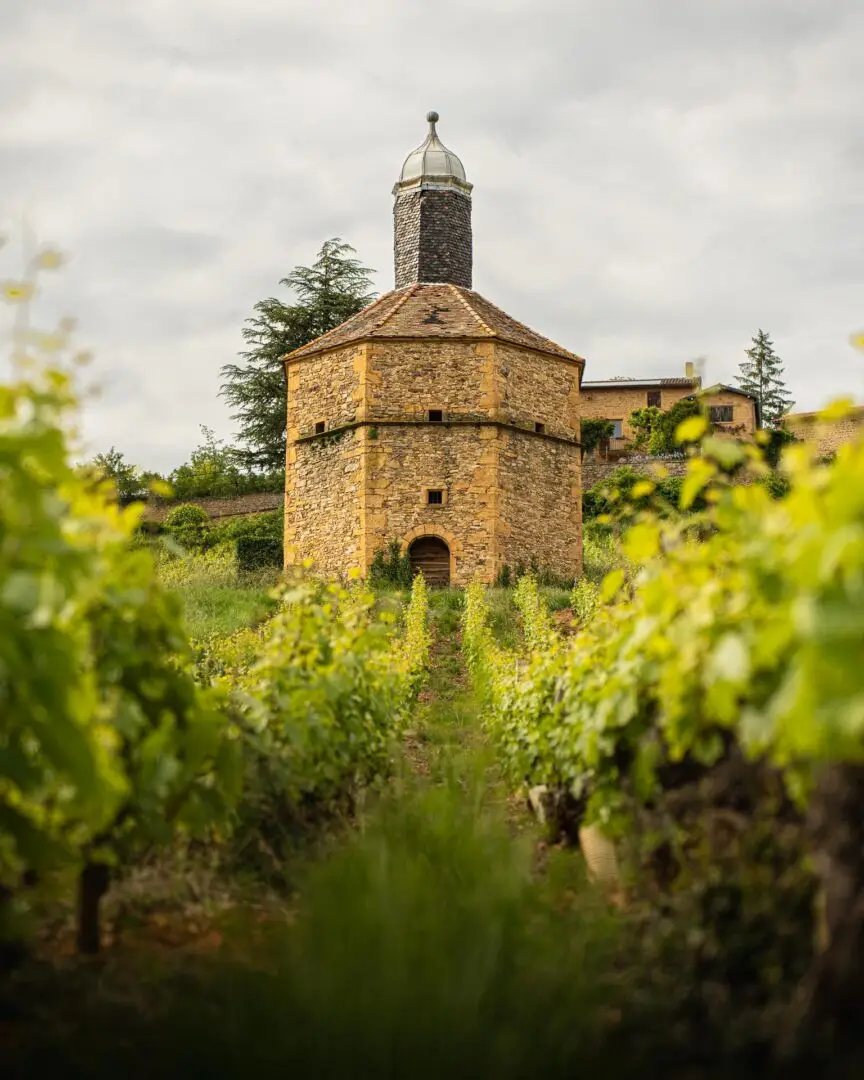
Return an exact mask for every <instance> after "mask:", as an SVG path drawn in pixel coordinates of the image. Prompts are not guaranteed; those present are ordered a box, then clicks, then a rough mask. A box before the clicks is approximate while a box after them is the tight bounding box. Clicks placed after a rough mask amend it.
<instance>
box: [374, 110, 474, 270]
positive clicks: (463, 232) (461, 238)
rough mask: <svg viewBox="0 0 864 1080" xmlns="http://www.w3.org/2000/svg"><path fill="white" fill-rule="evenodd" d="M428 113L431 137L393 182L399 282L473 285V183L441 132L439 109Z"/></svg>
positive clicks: (410, 155) (396, 267) (395, 244)
mask: <svg viewBox="0 0 864 1080" xmlns="http://www.w3.org/2000/svg"><path fill="white" fill-rule="evenodd" d="M426 119H427V121H428V122H429V134H428V135H427V136H426V141H425V142H424V143H423V144H422V145H421V146H418V147H417V149H416V150H412V151H411V153H410V154H409V155H408V157H407V158H406V159H405V164H404V165H403V166H402V173H401V175H400V177H399V179H398V180H397V182H396V185H395V187H394V188H393V194H394V195H395V196H396V201H395V203H394V205H393V230H394V237H393V248H394V257H395V272H396V288H397V289H402V288H404V287H405V286H406V285H415V284H417V283H418V282H430V283H445V284H448V285H461V286H463V287H464V288H466V289H470V288H471V276H472V252H471V184H469V183H468V181H467V180H466V179H465V168H464V166H463V165H462V162H461V161H460V160H459V158H458V157H457V156H456V155H455V154H454V153H453V151H452V150H448V149H447V147H446V146H445V145H444V144H443V143H442V142H441V140H440V139H439V138H438V132H437V130H436V128H435V125H436V124H437V122H438V113H436V112H430V113H429V114H428V115H427V117H426Z"/></svg>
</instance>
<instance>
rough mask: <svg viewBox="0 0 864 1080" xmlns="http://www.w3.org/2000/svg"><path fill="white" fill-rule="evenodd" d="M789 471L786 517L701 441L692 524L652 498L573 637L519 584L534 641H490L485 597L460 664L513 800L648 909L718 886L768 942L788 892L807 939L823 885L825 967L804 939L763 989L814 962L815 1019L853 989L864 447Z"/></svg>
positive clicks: (583, 586)
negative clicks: (591, 851)
mask: <svg viewBox="0 0 864 1080" xmlns="http://www.w3.org/2000/svg"><path fill="white" fill-rule="evenodd" d="M829 415H830V414H829ZM695 423H699V421H698V420H696V421H695ZM693 434H694V433H693V432H689V435H690V437H692V436H693ZM781 468H782V471H783V473H784V474H785V476H786V477H787V478H788V481H789V490H788V493H787V494H786V496H785V497H783V498H780V499H776V498H772V497H771V495H770V494H769V492H768V491H767V490H766V488H765V486H764V485H762V484H759V483H750V484H747V483H744V484H742V483H740V480H741V479H742V473H743V474H747V473H750V474H752V475H753V476H754V477H756V478H758V477H759V476H760V475H761V473H762V471H763V469H764V466H763V464H762V462H761V461H760V458H759V452H758V450H757V449H756V448H755V447H753V448H747V447H742V446H739V445H735V444H731V443H728V442H726V443H722V442H720V441H719V440H715V439H710V438H706V439H704V440H703V443H702V454H701V456H699V457H696V458H693V459H692V461H691V463H690V466H689V472H688V474H687V477H686V479H685V481H684V484H683V486H682V504H683V510H684V511H688V512H687V513H686V514H685V513H677V514H676V513H669V512H668V508H664V510H663V511H662V512H657V511H652V509H651V508H647V509H646V508H645V507H644V503H645V497H646V495H648V494H650V490H646V483H647V482H646V481H640V483H639V491H637V492H634V493H632V494H633V495H634V499H633V500H631V501H630V505H631V507H632V504H633V502H635V501H636V500H637V498H638V501H639V503H640V507H641V508H640V509H639V510H638V512H633V513H630V515H629V521H628V528H627V530H626V531H625V532H624V534H623V538H622V541H621V551H622V556H623V558H622V565H619V566H618V567H617V568H616V569H613V570H612V571H611V572H610V573H608V574H607V575H606V577H605V578H604V580H603V582H602V584H601V585H600V586H599V587H597V586H594V585H592V584H591V583H589V582H587V581H582V582H579V583H578V584H577V586H576V589H575V590H574V595H573V598H572V607H573V609H574V611H575V613H576V620H575V625H574V626H573V627H572V628H571V632H570V633H564V634H562V633H559V632H556V629H555V627H554V625H553V622H552V620H551V618H550V616H549V613H548V611H547V610H546V608H545V606H544V603H543V601H542V599H541V592H540V591H539V590H538V588H537V586H536V584H535V583H534V582H533V581H532V580H531V579H530V578H525V579H522V580H521V581H520V582H519V584H518V587H517V589H516V592H515V601H516V605H517V607H518V609H519V612H520V613H521V620H522V626H523V634H522V643H521V645H520V646H519V647H517V648H514V649H503V648H501V647H499V646H498V645H497V644H496V641H495V638H494V635H493V634H492V632H491V630H490V623H489V610H488V604H487V598H486V595H485V593H484V590H483V589H482V588H481V587H478V586H474V587H472V588H471V589H469V590H468V594H467V598H466V608H465V613H464V623H463V647H464V650H465V656H466V661H467V664H468V667H469V668H470V671H471V673H472V677H473V680H474V684H475V687H476V689H477V691H478V694H479V696H480V698H481V701H482V706H483V714H484V721H485V724H486V726H487V728H488V731H489V732H490V734H491V737H492V738H493V740H494V742H495V743H496V745H497V747H498V749H499V752H500V755H501V758H502V760H503V762H504V764H505V767H506V769H507V771H508V773H509V776H510V778H511V780H512V782H513V783H514V784H520V785H521V784H524V785H527V786H528V787H529V788H531V787H535V786H540V785H544V786H545V788H546V790H547V792H548V798H549V799H550V803H549V805H550V807H553V806H554V807H557V810H558V812H559V813H560V820H561V821H562V822H563V827H564V828H565V831H566V830H567V829H568V828H569V831H570V833H571V834H572V836H573V838H574V839H576V836H577V834H578V831H579V828H580V827H586V826H591V825H593V826H595V827H598V828H599V829H601V830H602V831H603V833H604V834H605V835H606V836H607V837H609V838H611V839H612V840H613V841H614V842H615V843H616V844H617V848H618V851H619V853H623V854H624V855H625V856H626V857H625V859H624V863H625V865H626V866H629V867H630V869H631V870H633V871H634V876H633V877H632V878H631V880H630V886H631V888H632V889H633V890H634V894H640V893H641V895H643V896H644V895H646V894H647V893H650V894H651V896H652V897H653V899H654V900H655V901H656V902H657V903H658V904H661V905H663V904H668V903H669V902H670V897H671V896H674V895H675V894H676V891H677V893H679V894H680V893H682V891H684V890H685V889H686V890H690V894H691V895H696V894H697V893H698V896H699V898H700V903H702V904H703V915H704V911H705V910H707V907H706V906H705V905H708V904H709V901H708V899H707V898H708V897H709V896H710V895H711V890H712V889H716V888H717V887H718V886H719V885H720V884H721V883H722V884H723V885H724V887H726V886H728V887H729V888H730V889H731V892H730V893H729V896H732V897H733V899H734V903H733V907H734V905H735V904H737V905H738V909H739V914H740V912H741V910H743V909H744V908H746V907H747V905H748V904H749V905H750V906H751V907H750V910H751V913H753V912H756V911H757V910H758V914H759V917H760V918H761V919H762V920H763V934H762V938H763V941H762V944H763V945H765V942H767V941H768V940H769V939H770V938H771V934H772V932H773V931H772V920H773V921H774V928H775V929H777V933H778V934H779V933H781V930H780V929H779V927H780V925H781V922H782V919H781V917H780V916H779V915H778V911H779V910H780V908H781V907H782V904H783V902H784V897H785V898H787V899H788V898H789V897H792V896H793V894H794V904H796V905H798V906H797V907H796V909H795V910H796V912H797V914H796V916H795V918H794V919H792V920H791V922H793V923H795V929H794V933H793V931H792V930H791V929H789V927H787V930H788V931H789V933H790V934H793V936H795V935H797V936H798V938H800V936H801V934H802V932H803V933H804V935H805V937H806V928H807V927H811V926H812V916H811V914H810V908H809V900H808V898H809V896H810V895H811V892H812V890H811V886H812V888H814V889H815V888H816V886H818V887H819V890H820V894H821V896H822V898H823V899H824V900H825V901H826V910H827V924H826V925H822V927H821V933H822V940H823V943H824V941H825V940H826V939H827V940H828V942H829V944H828V946H827V949H826V950H825V951H823V952H821V953H820V954H819V955H818V956H817V957H816V958H815V959H812V958H811V956H810V952H811V948H810V942H809V941H805V943H804V945H803V946H802V947H800V948H798V953H797V956H798V960H796V961H795V963H792V964H791V966H790V964H787V963H786V961H784V962H783V963H781V962H780V961H776V957H775V961H776V963H774V969H773V974H772V975H770V976H768V975H766V976H765V978H767V979H769V980H770V978H773V979H774V980H775V982H776V981H778V980H781V981H782V979H781V976H782V978H791V977H792V976H793V975H795V974H796V972H797V973H799V974H800V970H799V968H800V967H801V964H804V965H805V966H808V967H809V971H808V976H807V978H808V979H809V980H810V983H809V987H808V990H807V993H806V994H805V995H804V999H806V1000H808V1001H810V1005H809V1006H808V1007H807V1008H809V1009H811V1010H812V1009H815V1008H816V1005H815V1004H813V1003H814V1002H815V1001H817V1000H819V997H820V992H821V991H825V987H826V986H827V985H828V984H829V983H830V984H831V985H832V986H833V988H834V989H833V990H832V993H835V992H838V987H839V986H841V985H842V988H843V991H844V992H846V993H849V994H853V993H854V994H860V989H861V987H860V979H861V973H860V965H859V966H857V967H856V969H855V970H854V971H853V970H852V966H850V965H849V964H848V963H846V962H845V956H844V952H845V953H846V954H848V947H849V946H848V943H849V941H851V940H860V933H861V931H862V925H861V923H862V915H861V912H862V906H861V905H862V900H864V860H862V859H861V858H860V851H861V850H862V844H864V826H862V824H861V823H862V822H864V769H862V761H864V665H862V662H861V661H862V656H864V652H862V648H864V440H859V441H858V442H857V443H854V444H848V445H846V446H844V447H842V449H841V450H840V451H839V452H838V454H837V456H836V459H835V460H834V461H833V462H830V463H825V462H819V461H817V460H816V459H815V458H814V455H813V454H812V453H811V451H810V450H809V449H808V448H807V447H806V446H804V445H802V444H798V445H794V446H791V447H789V448H787V450H786V451H785V454H784V457H783V459H782V464H781ZM733 479H735V480H737V481H739V482H737V483H734V484H733V483H732V482H731V481H732V480H733ZM648 488H649V489H650V484H648ZM697 499H698V500H700V502H701V503H702V504H703V505H704V507H705V509H703V510H701V511H699V512H697V513H692V506H693V504H694V502H695V501H696V500H697ZM621 502H622V505H623V506H624V507H625V509H626V506H627V504H628V499H627V498H626V493H625V497H624V498H622V500H621ZM624 516H627V515H626V513H625V515H624ZM568 823H569V825H568ZM807 823H809V825H810V828H809V829H805V824H807ZM787 826H788V828H787ZM745 868H748V869H747V870H745ZM748 872H749V873H750V877H749V878H748ZM814 872H815V878H814V876H813V874H814ZM751 886H752V887H751ZM748 889H749V890H750V891H749V892H748ZM694 890H695V891H694ZM760 890H761V891H760ZM727 899H728V897H727ZM730 902H731V901H730ZM789 902H790V904H792V902H793V901H792V900H790V901H789ZM801 903H803V908H802V907H801ZM742 905H743V908H742ZM802 912H803V914H802ZM727 914H728V913H727ZM742 918H743V915H742ZM766 920H767V922H766ZM732 921H733V922H734V921H735V920H734V919H733V920H732ZM787 922H789V920H787ZM766 925H767V930H766ZM702 929H703V931H704V926H703V927H702ZM782 932H783V933H785V932H786V931H785V930H784V931H782ZM850 935H851V936H850ZM856 935H858V936H856ZM796 940H797V939H796ZM797 945H799V946H800V945H801V943H800V941H798V942H797ZM714 946H716V942H714V943H713V945H712V947H714ZM760 947H761V946H760ZM765 947H766V948H767V945H765ZM796 947H797V946H796ZM697 951H698V950H697ZM794 951H795V950H794V949H793V952H794ZM787 954H788V950H787ZM811 959H812V962H811ZM799 961H800V962H801V963H799ZM805 961H806V963H805ZM772 962H773V961H772ZM784 964H785V965H786V966H785V968H784ZM796 964H798V967H797V968H796V966H795V965H796ZM778 972H779V974H778ZM760 977H761V976H760ZM826 993H827V991H826ZM823 997H824V995H823ZM858 1000H860V996H859V997H858Z"/></svg>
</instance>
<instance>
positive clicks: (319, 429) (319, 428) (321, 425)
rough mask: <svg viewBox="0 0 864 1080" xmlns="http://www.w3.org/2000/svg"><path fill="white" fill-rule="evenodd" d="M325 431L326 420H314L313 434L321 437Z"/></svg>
mask: <svg viewBox="0 0 864 1080" xmlns="http://www.w3.org/2000/svg"><path fill="white" fill-rule="evenodd" d="M326 430H327V421H326V420H316V421H315V434H316V435H323V434H324V432H325V431H326Z"/></svg>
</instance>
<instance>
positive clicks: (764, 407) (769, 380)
mask: <svg viewBox="0 0 864 1080" xmlns="http://www.w3.org/2000/svg"><path fill="white" fill-rule="evenodd" d="M746 351H747V359H746V360H745V361H744V362H743V363H742V364H741V369H740V370H741V374H740V375H737V376H736V379H737V381H738V385H739V386H740V387H741V389H742V390H746V391H747V393H748V394H753V396H754V397H755V398H756V399H757V400H758V402H759V407H760V409H761V412H762V424H763V426H764V427H767V428H776V427H777V425H778V424H779V423H780V421H781V419H782V418H783V417H784V416H785V415H786V413H787V412H789V410H790V409H791V408H792V406H793V405H794V404H795V402H794V401H793V400H792V397H791V395H790V394H789V391H788V390H787V388H786V383H785V381H784V380H783V378H782V375H783V371H784V370H785V369H784V367H783V364H782V363H781V361H780V357H779V356H778V355H777V354H776V353H775V352H774V342H773V341H772V340H771V338H770V337H769V336H768V334H767V332H766V331H765V330H757V331H756V336H755V337H754V338H753V345H752V346H751V348H749V349H747V350H746Z"/></svg>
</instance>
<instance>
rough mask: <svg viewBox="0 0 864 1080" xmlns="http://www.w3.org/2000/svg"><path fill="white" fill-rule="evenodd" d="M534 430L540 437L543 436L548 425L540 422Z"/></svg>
mask: <svg viewBox="0 0 864 1080" xmlns="http://www.w3.org/2000/svg"><path fill="white" fill-rule="evenodd" d="M534 430H535V431H536V432H537V434H538V435H542V434H543V433H544V432H545V430H546V425H545V424H541V423H540V421H539V420H538V421H537V423H536V424H535V425H534Z"/></svg>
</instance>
